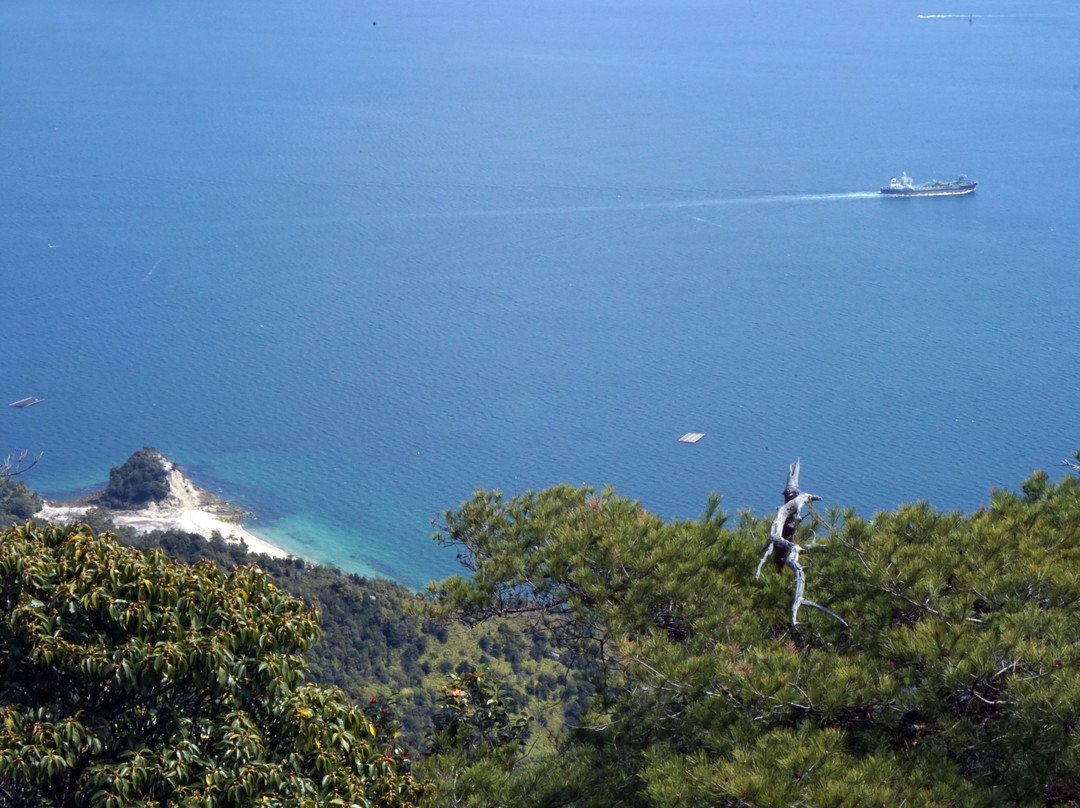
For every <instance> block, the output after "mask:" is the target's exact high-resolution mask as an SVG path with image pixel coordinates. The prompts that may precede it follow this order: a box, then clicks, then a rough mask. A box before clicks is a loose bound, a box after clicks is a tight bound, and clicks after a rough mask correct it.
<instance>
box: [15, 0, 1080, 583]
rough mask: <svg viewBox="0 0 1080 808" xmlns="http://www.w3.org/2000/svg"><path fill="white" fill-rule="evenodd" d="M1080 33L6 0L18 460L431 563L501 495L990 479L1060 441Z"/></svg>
mask: <svg viewBox="0 0 1080 808" xmlns="http://www.w3.org/2000/svg"><path fill="white" fill-rule="evenodd" d="M969 14H971V16H970V19H969ZM1078 50H1080V9H1077V8H1076V6H1075V5H1073V4H1068V3H1064V2H1050V0H1041V2H1040V1H1039V0H1036V2H1033V3H1031V2H1029V3H1023V4H1020V3H1008V2H992V1H991V2H984V1H982V0H981V1H980V2H978V3H976V4H971V5H970V7H969V8H964V7H959V6H956V5H955V4H952V5H950V4H944V3H943V0H920V2H918V3H914V2H906V1H902V2H896V3H888V4H865V3H855V2H846V1H845V0H841V1H840V2H835V3H829V4H812V5H808V4H805V3H797V2H792V1H791V0H780V1H779V2H776V3H769V4H761V3H748V2H717V1H716V0H710V2H704V0H592V1H591V2H581V1H580V0H542V1H541V0H532V1H530V2H526V1H525V0H502V1H501V2H472V3H455V2H449V3H448V2H435V1H434V0H398V2H393V3H389V2H383V0H373V1H372V2H356V0H348V1H346V0H321V1H320V2H319V3H314V4H311V3H303V4H301V3H295V2H288V0H259V1H258V2H255V0H231V1H230V2H228V3H220V2H211V0H182V1H181V0H161V2H155V3H146V2H142V0H101V1H100V2H95V3H84V2H76V1H75V0H40V2H36V3H33V4H26V3H16V2H6V3H0V272H2V289H3V291H4V299H5V302H6V306H5V311H4V334H3V338H2V341H0V401H2V402H3V403H6V401H13V400H15V399H18V398H22V397H24V396H29V395H34V396H40V397H42V398H44V399H46V402H45V403H43V404H41V405H39V406H36V407H32V408H30V409H27V410H16V409H10V408H7V407H3V408H0V450H17V449H22V448H29V449H31V450H33V451H35V452H36V451H43V452H44V453H45V455H44V459H43V460H42V462H41V463H40V465H39V466H38V467H37V468H35V469H34V470H33V472H32V473H31V475H30V476H29V477H28V480H27V481H28V482H29V483H30V484H31V485H32V486H33V487H35V488H37V489H39V490H42V491H44V492H46V493H47V494H52V495H63V494H67V493H70V492H75V491H85V490H86V489H87V488H89V487H92V486H94V485H96V484H100V483H102V482H103V481H104V480H105V479H106V477H107V473H108V468H109V467H110V466H112V465H116V464H118V463H120V462H121V461H122V460H123V459H124V458H126V457H127V456H128V455H129V454H130V453H131V452H132V451H134V450H135V449H137V448H139V447H141V446H143V445H147V444H149V445H154V446H157V447H159V448H160V449H162V450H163V451H165V452H166V453H167V454H169V455H170V456H171V457H173V459H175V460H176V461H177V462H178V463H180V464H181V465H182V466H184V467H185V468H186V469H187V470H188V471H189V473H190V474H191V475H192V476H193V477H194V479H195V480H196V482H198V483H199V484H201V485H203V486H204V487H207V488H210V489H212V490H217V491H220V492H221V493H222V494H223V495H224V496H226V497H227V498H229V499H230V500H232V501H234V502H236V503H238V504H241V505H243V506H245V507H248V508H250V509H251V510H253V511H254V512H255V513H256V514H257V517H258V518H257V520H256V521H255V522H254V523H252V528H253V529H254V530H256V531H257V532H262V533H263V534H265V535H266V536H267V538H269V539H271V540H273V541H275V542H277V543H278V544H281V545H282V546H284V547H286V548H288V549H290V550H292V551H293V552H296V553H298V554H301V555H304V556H306V557H309V558H312V559H316V560H321V561H328V562H332V563H335V564H338V565H339V566H341V567H343V568H345V569H348V570H353V571H357V572H360V573H375V574H379V575H384V576H388V577H391V578H394V579H397V580H400V581H402V582H404V583H406V584H409V585H411V586H422V585H423V584H424V582H426V581H427V580H429V579H431V578H433V577H440V576H443V575H446V574H449V573H451V572H453V571H455V569H456V561H455V559H454V557H453V553H452V552H449V551H447V550H440V549H439V548H437V547H436V546H435V545H434V544H433V543H432V542H431V541H430V538H429V537H430V534H431V533H432V526H431V520H432V519H433V518H436V519H437V517H438V515H439V513H440V512H441V511H442V510H444V509H446V508H449V507H453V506H455V505H457V504H458V503H459V502H461V501H462V500H464V499H467V498H468V497H469V496H470V495H471V492H472V491H473V490H474V489H475V488H477V487H487V488H497V489H501V490H503V491H506V492H508V493H514V492H520V491H524V490H526V489H536V488H541V487H545V486H548V485H552V484H554V483H558V482H569V483H574V484H577V483H582V482H585V483H590V484H594V485H597V486H602V485H605V484H612V485H614V486H615V487H616V489H617V490H618V491H619V492H620V493H622V494H625V495H628V496H630V497H633V498H636V499H639V500H640V501H641V502H642V504H643V505H644V506H646V507H648V508H650V509H651V510H653V511H655V512H658V513H660V514H661V515H663V516H665V517H670V518H676V517H693V516H696V515H698V514H699V513H700V512H701V510H702V507H703V506H704V503H705V501H706V497H707V495H708V493H709V492H710V491H712V490H717V491H720V492H722V493H723V494H724V504H725V506H726V507H727V508H729V509H731V510H734V509H738V508H743V507H752V508H754V509H755V510H756V511H757V512H759V513H761V512H766V511H769V510H771V509H772V508H773V507H774V506H775V505H776V504H777V502H778V500H779V493H780V490H781V488H782V487H783V481H784V475H785V472H786V468H787V464H788V463H790V462H791V461H792V460H794V459H795V458H796V457H801V458H802V463H803V475H802V482H803V485H804V487H806V488H807V489H808V490H811V491H814V492H815V493H818V494H820V495H821V496H822V497H823V499H824V504H826V505H830V504H840V505H853V506H856V507H858V508H859V509H860V511H862V512H863V513H865V514H866V515H870V514H872V513H873V512H874V511H875V510H878V509H882V508H892V507H895V506H896V505H897V504H899V503H901V502H905V501H912V500H916V499H929V500H930V501H931V502H932V503H934V504H935V505H937V506H938V507H941V508H947V509H961V510H965V511H969V510H972V509H974V508H977V507H978V506H979V504H980V503H983V502H986V501H987V499H988V496H989V494H988V489H989V488H991V487H993V486H1016V485H1017V484H1018V483H1019V482H1020V481H1021V480H1022V479H1023V478H1024V477H1025V476H1026V474H1027V473H1028V468H1029V467H1032V466H1034V467H1045V468H1052V467H1053V466H1054V465H1055V464H1056V463H1058V462H1059V461H1060V460H1062V459H1064V458H1065V457H1068V456H1069V454H1070V453H1071V452H1072V450H1073V449H1075V448H1076V447H1078V446H1080V431H1078V429H1077V427H1078V423H1077V404H1078V402H1080V340H1078V337H1080V318H1078V311H1080V305H1078V304H1080V281H1078V270H1080V267H1078V257H1077V256H1078V252H1077V245H1078V244H1080V196H1078V194H1077V188H1078V187H1080V149H1078V148H1077V142H1078V141H1077V133H1078V132H1080V59H1078V58H1077V56H1076V54H1077V52H1078ZM901 170H906V171H908V172H909V173H910V174H912V175H913V176H914V177H915V178H916V180H917V181H923V180H928V179H930V178H933V177H938V178H942V179H948V178H953V177H955V176H956V175H957V174H959V173H960V172H965V173H967V174H968V175H969V176H972V177H974V178H976V179H978V180H979V183H980V184H979V190H978V192H977V193H976V194H975V195H974V196H972V197H967V198H956V199H952V198H948V199H931V200H926V199H923V200H896V199H881V198H879V197H877V195H876V194H875V193H874V191H875V190H876V189H877V187H878V186H880V185H881V184H883V183H884V182H886V181H887V180H888V178H889V176H890V175H892V174H897V173H899V172H900V171H901ZM3 396H6V397H7V399H6V400H5V399H3ZM691 430H694V431H701V432H705V433H706V437H705V439H704V440H703V441H701V442H700V443H698V444H696V445H692V446H688V445H685V444H681V443H679V442H678V437H679V436H680V435H682V434H683V433H684V432H687V431H691Z"/></svg>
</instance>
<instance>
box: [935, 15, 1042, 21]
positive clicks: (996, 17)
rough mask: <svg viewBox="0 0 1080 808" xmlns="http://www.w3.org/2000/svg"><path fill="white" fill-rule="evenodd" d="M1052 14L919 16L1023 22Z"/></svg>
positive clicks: (937, 18)
mask: <svg viewBox="0 0 1080 808" xmlns="http://www.w3.org/2000/svg"><path fill="white" fill-rule="evenodd" d="M1049 16H1055V15H1050V14H917V15H916V19H919V20H1022V19H1030V18H1032V17H1049Z"/></svg>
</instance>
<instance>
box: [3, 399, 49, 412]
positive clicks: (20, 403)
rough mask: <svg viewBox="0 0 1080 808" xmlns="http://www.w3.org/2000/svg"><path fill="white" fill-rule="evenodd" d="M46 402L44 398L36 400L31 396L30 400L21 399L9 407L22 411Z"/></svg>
mask: <svg viewBox="0 0 1080 808" xmlns="http://www.w3.org/2000/svg"><path fill="white" fill-rule="evenodd" d="M44 400H45V399H43V398H34V397H33V396H30V397H29V398H20V399H19V400H18V401H12V402H11V403H10V404H8V406H9V407H18V408H19V409H20V410H21V409H24V408H26V407H33V406H34V405H35V404H40V403H41V402H42V401H44Z"/></svg>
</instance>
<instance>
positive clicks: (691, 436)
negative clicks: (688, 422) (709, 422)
mask: <svg viewBox="0 0 1080 808" xmlns="http://www.w3.org/2000/svg"><path fill="white" fill-rule="evenodd" d="M704 437H705V433H704V432H687V433H686V434H685V435H683V436H682V437H681V438H679V443H697V442H698V441H699V440H701V439H702V438H704Z"/></svg>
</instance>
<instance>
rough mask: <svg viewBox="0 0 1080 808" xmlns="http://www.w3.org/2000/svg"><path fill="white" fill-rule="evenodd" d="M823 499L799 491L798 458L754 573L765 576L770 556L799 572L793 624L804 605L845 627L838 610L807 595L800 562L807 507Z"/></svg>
mask: <svg viewBox="0 0 1080 808" xmlns="http://www.w3.org/2000/svg"><path fill="white" fill-rule="evenodd" d="M820 499H821V497H819V496H817V495H815V494H806V493H803V492H801V491H799V461H798V460H796V461H795V462H794V463H792V464H791V466H790V467H788V476H787V485H786V486H784V504H783V505H781V506H780V507H779V508H777V509H776V518H775V519H773V523H772V526H771V527H770V528H769V543H768V545H766V547H765V554H764V555H763V556H762V557H761V561H759V562H758V565H757V571H756V572H755V573H754V580H755V581H756V580H758V579H759V578H760V577H761V568H762V567H763V566H765V562H766V561H767V560H768V559H769V556H770V555H771V556H772V560H773V563H774V564H775V565H776V568H777V569H783V568H784V567H785V566H786V567H789V568H790V569H791V571H792V572H793V573H795V598H794V600H793V601H792V602H791V625H793V626H797V625H799V607H800V606H803V605H805V606H811V607H813V608H815V609H818V610H819V611H822V612H825V614H827V615H830V616H831V617H835V618H836V619H837V620H839V621H840V622H841V623H843V624H844V625H845V626H846V625H847V621H846V620H844V618H842V617H841V616H840V615H838V614H836V612H834V611H832V610H831V609H826V608H825V607H824V606H822V605H821V604H819V603H814V601H812V600H807V599H806V598H805V597H803V593H804V592H805V590H806V572H805V568H804V567H803V565H802V564H800V563H799V553H801V552H802V551H803V550H805V549H806V548H805V547H800V546H799V545H798V544H796V543H795V531H796V530H797V529H798V527H799V523H800V522H802V520H803V519H804V518H805V516H806V514H805V513H804V512H803V509H804V508H806V507H807V506H808V505H809V504H810V503H811V502H816V501H817V500H820Z"/></svg>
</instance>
